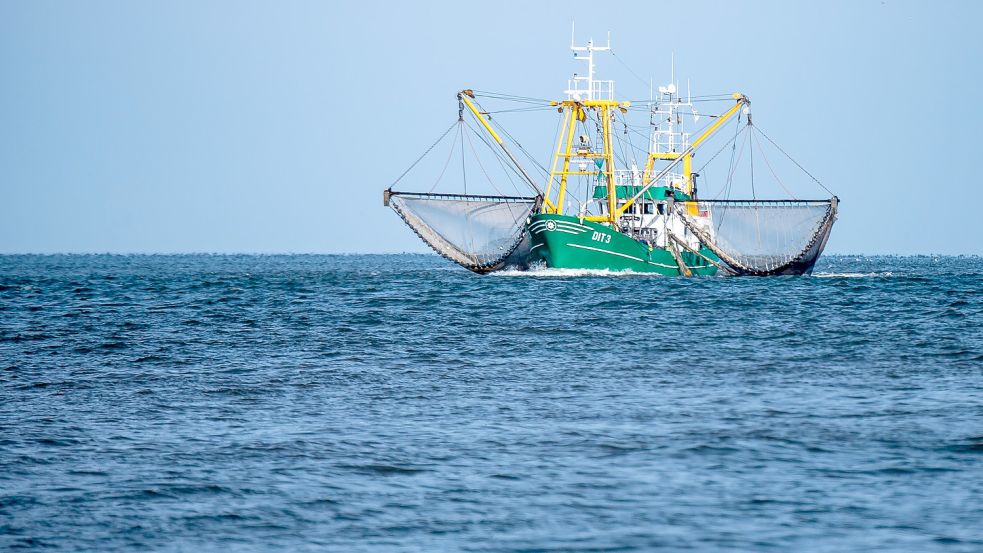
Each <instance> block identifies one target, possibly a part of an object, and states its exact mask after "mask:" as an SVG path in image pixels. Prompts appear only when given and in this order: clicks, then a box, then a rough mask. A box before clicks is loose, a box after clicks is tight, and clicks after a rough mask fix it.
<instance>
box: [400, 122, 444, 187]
mask: <svg viewBox="0 0 983 553" xmlns="http://www.w3.org/2000/svg"><path fill="white" fill-rule="evenodd" d="M457 124H458V121H454V123H452V124H451V126H450V127H447V130H446V131H444V134H442V135H440V138H438V139H437V141H436V142H434V143H433V144H431V145H430V147H429V148H427V149H426V150H425V151H424V152H423V155H421V156H420V157H418V158H416V161H414V162H413V163H412V164H411V165H410V166H409V167H408V168H407V169H406V170H405V171H403V174H402V175H400V176H399V178H398V179H396V180H395V181H393V183H392V185H390V186H389V188H390V189H391V188H392V187H393V186H396V185H397V184H399V181H401V180H403V177H405V176H406V173H409V172H410V171H412V170H413V168H414V167H416V164H417V163H420V161H422V160H423V158H425V157H427V154H429V153H430V150H433V149H434V147H436V146H437V144H440V141H441V140H443V139H444V137H445V136H447V133H449V132H451V129H453V128H454V127H455V126H456V125H457Z"/></svg>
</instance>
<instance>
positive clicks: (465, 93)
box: [457, 89, 553, 206]
mask: <svg viewBox="0 0 983 553" xmlns="http://www.w3.org/2000/svg"><path fill="white" fill-rule="evenodd" d="M468 98H474V91H473V90H471V89H465V90H462V91H460V92H458V93H457V99H458V101H460V102H461V103H463V104H464V105H466V106H468V109H469V110H471V113H472V114H474V117H475V119H477V120H478V121H479V122H480V123H481V125H482V126H483V127H485V130H486V131H488V134H490V135H491V137H492V138H493V139H494V140H495V143H496V144H498V145H499V147H501V148H502V151H503V152H505V155H507V156H509V159H510V160H512V164H513V165H515V168H516V169H518V170H519V173H521V174H522V177H523V178H524V179H526V183H527V184H528V185H529V187H530V188H532V189H533V190H534V191H535V192H536V195H538V196H540V197H542V198H543V201H544V202H546V204H547V205H550V206H552V205H553V204H551V203H550V201H549V198H547V197H546V195H545V194H544V193H543V191H542V190H541V189H540V188H539V186H537V185H536V181H534V180H533V179H532V177H530V176H529V173H527V172H526V170H525V169H523V168H522V164H520V163H519V160H517V159H515V156H514V155H512V152H511V151H509V149H508V147H507V146H506V145H505V142H503V141H502V137H500V136H498V133H497V132H495V129H493V128H492V126H491V124H490V123H489V122H488V120H486V119H485V117H484V115H482V114H481V112H480V111H478V108H476V107H475V105H474V104H473V103H471V100H468Z"/></svg>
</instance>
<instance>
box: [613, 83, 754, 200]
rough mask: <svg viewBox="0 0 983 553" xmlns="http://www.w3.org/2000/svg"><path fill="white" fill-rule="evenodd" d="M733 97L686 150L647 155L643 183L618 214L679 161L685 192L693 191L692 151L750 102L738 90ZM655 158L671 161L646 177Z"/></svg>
mask: <svg viewBox="0 0 983 553" xmlns="http://www.w3.org/2000/svg"><path fill="white" fill-rule="evenodd" d="M733 97H734V100H736V101H737V103H735V104H734V106H733V107H731V108H730V109H729V110H727V111H726V112H725V113H724V114H723V115H721V116H720V117H718V118H717V120H716V121H714V123H713V124H712V125H710V127H709V128H707V130H705V131H703V133H702V134H701V135H700V136H699V137H697V138H696V140H694V141H693V143H692V144H690V147H689V148H686V151H684V152H682V153H675V152H673V153H661V154H650V155H649V158H648V162H647V163H646V164H645V174H644V176H643V178H642V184H643V186H642V189H641V190H639V191H638V193H637V194H635V195H634V196H632V197H631V198H629V199H628V201H626V202H625V203H624V205H622V206H621V207H620V208H618V210H617V214H618V216H620V215H621V214H622V213H624V212H625V210H626V209H628V208H629V207H630V206H631V205H632V204H633V203H635V202H636V201H637V200H638V199H639V198H641V197H642V194H645V191H646V190H648V189H649V188H651V187H652V186H653V185H654V184H656V183H657V182H659V180H660V179H661V178H662V177H664V176H666V175H667V174H669V171H671V170H672V169H673V168H675V167H676V166H677V165H679V162H680V161H682V162H683V173H684V178H685V179H686V192H687V193H688V194H692V193H693V166H692V163H693V152H695V151H696V149H697V148H698V147H699V146H700V144H703V142H704V141H706V139H708V138H710V137H711V136H712V135H713V133H715V132H717V130H718V129H719V128H720V127H721V126H722V125H723V124H724V123H726V122H727V121H728V120H729V119H730V118H731V117H733V116H734V114H736V113H738V112H739V111H740V110H741V108H742V107H744V106H747V105H750V104H751V100H749V99H748V97H747V96H745V95H743V94H741V93H740V92H735V93H734V94H733ZM656 159H666V160H670V161H671V163H669V165H666V166H665V167H664V168H663V169H662V170H661V171H659V174H657V175H656V176H655V177H652V178H648V177H649V176H650V175H651V172H652V165H653V164H654V162H655V160H656Z"/></svg>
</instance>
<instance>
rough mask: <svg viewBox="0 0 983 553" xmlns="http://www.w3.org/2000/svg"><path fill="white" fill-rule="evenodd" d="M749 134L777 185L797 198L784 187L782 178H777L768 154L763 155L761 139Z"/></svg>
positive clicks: (793, 197)
mask: <svg viewBox="0 0 983 553" xmlns="http://www.w3.org/2000/svg"><path fill="white" fill-rule="evenodd" d="M751 130H752V131H754V130H757V129H751ZM751 136H752V137H753V138H754V141H755V142H757V143H758V148H759V149H760V150H761V157H762V158H763V159H764V160H765V165H766V166H767V167H768V170H769V171H771V176H773V177H775V180H776V181H778V185H779V186H781V187H782V190H784V191H785V193H786V194H788V195H789V196H791V197H792V199H795V200H797V199H798V198H796V197H795V194H793V193H792V192H791V191H790V190H789V189H788V188H786V187H785V183H784V182H782V179H781V178H779V176H778V174H777V173H775V170H774V169H773V168H772V167H771V162H770V161H768V156H767V155H765V149H764V148H762V147H761V141H760V140H758V135H756V134H753V133H752V135H751Z"/></svg>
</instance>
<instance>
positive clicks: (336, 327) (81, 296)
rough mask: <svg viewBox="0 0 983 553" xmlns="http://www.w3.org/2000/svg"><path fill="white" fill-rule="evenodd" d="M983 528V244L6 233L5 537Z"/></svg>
mask: <svg viewBox="0 0 983 553" xmlns="http://www.w3.org/2000/svg"><path fill="white" fill-rule="evenodd" d="M20 549H26V550H52V551H57V550H60V551H85V552H117V551H222V552H230V551H339V552H363V551H364V552H390V551H392V552H397V551H399V552H402V551H413V552H415V551H420V552H436V551H470V552H566V551H571V552H580V551H708V552H712V551H781V552H786V551H805V552H837V553H839V552H851V551H864V552H887V551H890V552H894V551H911V552H935V551H945V552H957V551H958V552H979V551H983V258H980V257H946V256H918V257H871V256H825V257H823V258H822V259H821V260H820V262H819V264H818V266H817V268H816V272H815V273H814V274H813V275H812V276H807V277H770V278H754V277H730V278H728V277H713V278H692V279H684V278H667V277H658V276H646V275H632V274H619V273H603V272H601V273H586V272H581V273H578V272H564V271H549V270H539V271H533V272H525V273H523V272H518V271H506V272H504V273H499V274H493V275H488V276H478V275H474V274H471V273H469V272H467V271H465V270H463V269H461V268H459V267H457V266H456V265H453V264H451V263H450V262H448V261H446V260H444V259H442V258H439V257H437V256H434V255H413V254H405V255H283V256H279V255H273V256H267V255H51V256H34V255H24V256H20V255H7V256H0V550H3V551H13V550H20Z"/></svg>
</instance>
